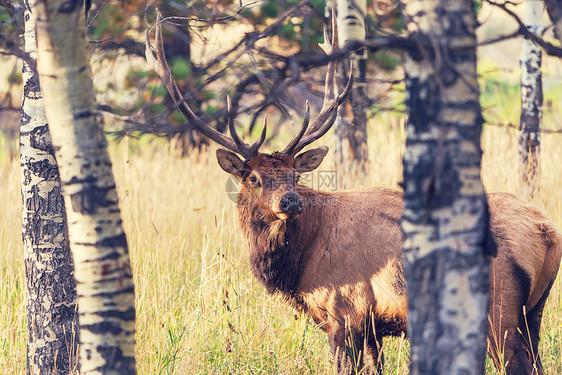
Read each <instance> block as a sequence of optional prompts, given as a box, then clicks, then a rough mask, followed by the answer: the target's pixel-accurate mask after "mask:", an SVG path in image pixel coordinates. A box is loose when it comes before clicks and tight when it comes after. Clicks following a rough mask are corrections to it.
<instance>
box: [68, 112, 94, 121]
mask: <svg viewBox="0 0 562 375" xmlns="http://www.w3.org/2000/svg"><path fill="white" fill-rule="evenodd" d="M94 115H95V112H93V111H89V110H87V111H82V112H77V113H74V114H73V118H74V119H75V120H79V119H83V118H88V117H92V116H94Z"/></svg>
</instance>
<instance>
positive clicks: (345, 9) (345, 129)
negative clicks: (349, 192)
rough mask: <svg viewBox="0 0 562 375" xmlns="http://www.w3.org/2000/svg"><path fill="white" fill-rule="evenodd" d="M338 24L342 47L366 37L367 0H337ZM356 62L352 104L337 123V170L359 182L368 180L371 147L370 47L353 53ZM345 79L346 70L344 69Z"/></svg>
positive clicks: (350, 98) (342, 113) (343, 109)
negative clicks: (368, 67)
mask: <svg viewBox="0 0 562 375" xmlns="http://www.w3.org/2000/svg"><path fill="white" fill-rule="evenodd" d="M336 5H337V8H336V9H337V23H338V33H339V39H340V43H341V45H342V46H345V44H346V43H347V42H349V41H352V40H361V41H362V40H365V36H366V28H365V16H366V14H367V13H366V12H367V1H366V0H337V1H336ZM350 59H351V60H352V61H353V69H354V79H353V88H352V90H351V94H350V96H349V100H348V102H349V103H350V104H351V105H350V107H346V106H342V107H340V110H339V117H340V118H339V119H338V122H337V124H336V134H337V140H338V145H337V146H336V161H337V162H338V164H340V167H339V168H338V170H340V171H348V172H349V173H350V176H349V177H350V178H352V179H356V180H357V182H359V183H365V182H366V176H367V170H368V157H369V150H368V146H367V113H366V110H367V105H368V97H367V94H366V92H367V75H366V66H367V50H366V49H365V48H362V49H360V50H357V51H355V52H353V53H351V55H350ZM342 76H343V77H344V80H345V79H346V77H347V72H345V71H344V70H342Z"/></svg>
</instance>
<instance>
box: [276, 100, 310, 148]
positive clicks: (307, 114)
mask: <svg viewBox="0 0 562 375" xmlns="http://www.w3.org/2000/svg"><path fill="white" fill-rule="evenodd" d="M309 121H310V105H309V104H308V100H307V101H306V112H305V114H304V120H303V122H302V126H301V130H300V131H299V132H298V133H297V135H295V136H294V137H293V139H291V142H289V144H288V145H287V147H285V149H284V150H283V151H282V152H283V153H284V154H287V155H294V154H293V149H294V148H295V147H296V145H297V144H298V143H299V141H300V140H301V138H302V136H303V135H304V133H305V132H306V130H307V129H308V123H309Z"/></svg>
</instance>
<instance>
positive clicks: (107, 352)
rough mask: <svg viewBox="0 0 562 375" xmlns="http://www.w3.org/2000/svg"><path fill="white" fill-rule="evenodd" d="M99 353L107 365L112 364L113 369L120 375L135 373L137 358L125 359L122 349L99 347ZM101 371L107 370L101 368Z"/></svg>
mask: <svg viewBox="0 0 562 375" xmlns="http://www.w3.org/2000/svg"><path fill="white" fill-rule="evenodd" d="M96 350H97V351H98V353H100V354H101V356H102V357H103V359H104V360H105V363H111V364H112V369H113V370H115V371H118V372H119V373H120V374H123V375H129V374H134V373H135V358H134V357H125V355H124V354H123V352H122V351H121V349H119V348H118V347H114V346H99V347H97V348H96ZM99 370H100V371H103V370H105V368H100V369H99Z"/></svg>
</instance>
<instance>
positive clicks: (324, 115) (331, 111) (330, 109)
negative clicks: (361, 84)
mask: <svg viewBox="0 0 562 375" xmlns="http://www.w3.org/2000/svg"><path fill="white" fill-rule="evenodd" d="M352 86H353V66H350V70H349V78H348V80H347V84H346V86H345V89H344V90H343V92H342V93H341V94H340V95H338V97H337V98H336V99H334V100H332V101H331V102H330V104H329V105H328V106H326V107H325V108H324V109H322V111H320V113H319V114H318V117H317V118H316V120H314V124H313V125H312V126H311V127H310V128H309V130H310V131H309V132H307V133H306V134H305V135H304V137H302V139H301V140H300V141H299V143H298V145H297V146H296V147H295V148H294V150H293V152H292V155H296V154H297V153H298V152H299V151H300V150H302V149H303V148H305V147H306V146H308V145H309V144H311V143H312V142H314V141H315V140H317V139H318V138H320V137H322V136H323V135H324V134H326V133H327V132H328V130H330V128H331V127H332V126H333V125H334V122H336V117H337V114H338V111H337V109H338V107H339V106H340V104H342V103H343V102H344V100H345V99H346V98H347V96H348V95H349V93H350V92H351V87H352ZM315 128H316V130H314V129H315Z"/></svg>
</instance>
